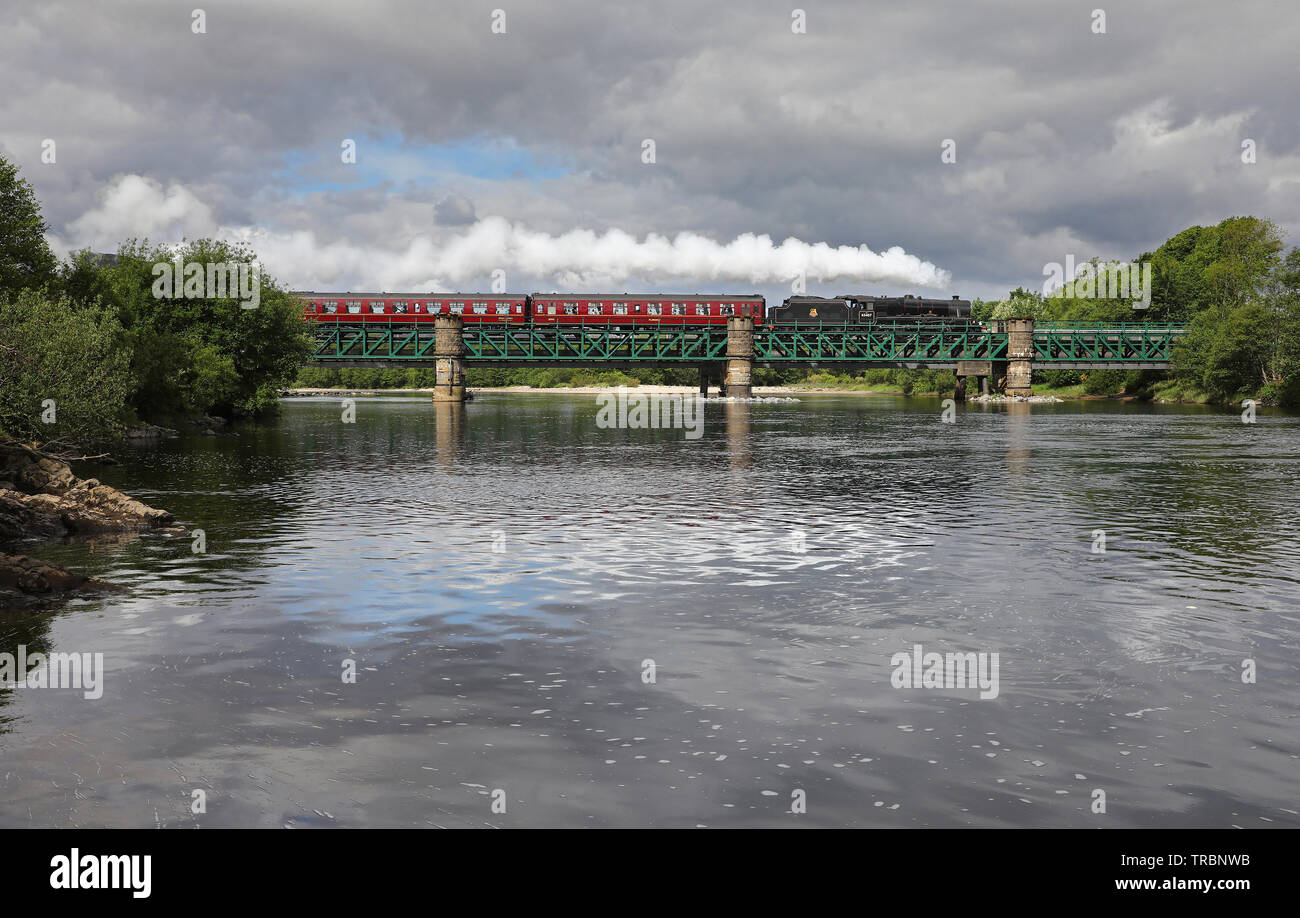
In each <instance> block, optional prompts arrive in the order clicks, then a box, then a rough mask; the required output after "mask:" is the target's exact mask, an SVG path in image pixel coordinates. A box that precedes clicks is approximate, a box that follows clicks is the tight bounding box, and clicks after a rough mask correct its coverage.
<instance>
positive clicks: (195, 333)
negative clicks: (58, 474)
mask: <svg viewBox="0 0 1300 918" xmlns="http://www.w3.org/2000/svg"><path fill="white" fill-rule="evenodd" d="M45 231H46V225H45V221H44V219H43V217H42V216H41V210H40V205H39V203H38V202H37V200H36V196H35V194H34V192H33V191H32V188H31V186H30V185H29V184H28V183H27V182H26V181H24V180H23V179H22V178H21V177H20V176H19V175H18V170H17V168H16V167H15V166H13V165H12V164H11V163H9V162H7V161H6V160H4V159H3V158H0V434H5V435H9V436H14V437H19V438H21V439H27V440H35V441H40V442H50V441H57V440H75V441H77V442H79V443H81V442H89V441H95V440H102V439H107V438H110V437H112V436H113V435H115V434H117V433H119V432H120V431H122V430H123V429H124V428H125V427H127V426H129V425H131V424H134V423H138V422H140V421H149V422H153V423H164V424H165V423H177V422H181V421H184V420H186V419H193V418H198V417H201V416H203V415H216V416H223V417H240V416H255V415H259V414H263V413H265V412H267V411H269V410H272V409H273V408H274V407H275V406H277V405H278V395H279V391H280V389H281V388H282V387H283V386H284V385H286V384H287V383H289V382H291V381H292V380H293V378H294V375H295V374H296V373H297V371H298V368H299V367H300V366H301V365H302V362H303V360H304V359H305V358H306V355H307V354H308V353H309V352H310V347H311V338H310V335H309V334H308V329H307V327H306V325H305V323H304V322H303V320H302V316H301V312H300V309H299V306H298V305H297V304H296V303H295V302H294V300H293V298H292V297H291V296H290V295H289V294H288V292H286V291H285V290H283V289H282V288H281V287H280V286H279V285H277V284H276V283H275V282H274V281H273V280H272V279H270V278H268V277H266V276H265V275H261V274H260V273H258V274H254V273H249V274H248V275H247V276H248V277H249V278H251V279H255V283H256V289H257V305H256V308H242V306H241V302H240V298H239V297H240V291H239V290H231V289H226V290H225V291H224V294H225V295H224V296H214V297H208V296H206V295H205V294H206V292H207V291H206V290H205V289H199V287H200V286H202V285H200V284H194V285H191V286H190V288H189V289H188V290H187V289H186V288H185V287H184V286H183V285H180V284H178V285H177V287H176V288H175V289H173V290H172V291H169V292H170V293H171V294H172V295H171V296H158V295H155V285H156V283H157V282H158V277H157V275H156V274H155V270H154V268H155V265H158V264H166V263H171V264H174V263H175V262H176V260H177V259H178V258H180V259H182V260H183V262H184V263H186V264H198V265H201V266H202V268H201V269H199V271H200V272H201V273H202V275H203V277H204V279H205V280H206V277H207V273H208V271H207V266H208V265H216V264H221V265H223V266H226V265H234V266H236V267H237V266H239V265H249V266H251V265H253V264H254V263H255V261H256V258H255V256H254V254H253V253H252V252H251V251H249V250H248V249H247V248H246V247H243V246H240V245H232V244H229V243H225V242H218V241H212V240H198V241H193V242H186V243H184V244H182V245H181V246H179V247H163V246H153V247H151V246H150V245H149V244H148V243H147V242H136V241H134V240H128V241H126V242H124V243H123V244H122V246H121V247H120V248H119V250H118V252H117V255H116V258H113V259H102V258H99V257H97V256H95V255H93V254H92V253H90V252H88V251H87V252H78V253H75V254H73V255H72V256H71V257H70V258H68V259H67V260H65V261H62V262H60V261H59V260H58V259H57V258H55V256H54V255H53V253H52V252H51V251H50V249H49V246H48V245H47V244H46V242H45V238H44V234H45ZM212 273H213V274H214V276H215V275H216V274H217V273H218V272H216V271H215V270H214V271H213V272H212ZM216 292H217V293H218V294H220V293H223V291H221V290H217V291H216ZM181 294H190V295H181Z"/></svg>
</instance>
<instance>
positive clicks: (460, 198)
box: [433, 194, 476, 226]
mask: <svg viewBox="0 0 1300 918" xmlns="http://www.w3.org/2000/svg"><path fill="white" fill-rule="evenodd" d="M433 215H434V219H435V220H436V221H437V222H438V224H439V225H440V226H468V225H469V224H471V223H473V222H474V221H475V219H476V215H475V213H474V202H473V201H471V200H470V199H469V198H467V197H465V196H464V195H463V194H449V195H447V196H446V197H444V198H443V199H442V200H440V201H439V202H438V203H437V204H436V205H434V208H433Z"/></svg>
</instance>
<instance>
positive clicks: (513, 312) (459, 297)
mask: <svg viewBox="0 0 1300 918" xmlns="http://www.w3.org/2000/svg"><path fill="white" fill-rule="evenodd" d="M295 296H297V297H298V298H299V299H301V300H303V301H305V302H306V304H307V308H306V314H307V317H308V318H309V319H314V320H317V321H321V322H334V323H347V324H352V323H360V324H370V323H376V324H378V323H393V322H401V323H406V322H432V321H434V319H435V318H436V317H437V316H439V315H459V316H460V317H461V318H462V320H463V321H464V322H465V323H466V324H479V323H493V324H508V325H522V324H527V323H533V324H538V325H592V324H598V325H631V326H637V325H642V326H644V325H726V324H727V320H728V319H729V318H731V317H732V316H747V317H750V318H752V319H753V320H754V324H755V325H767V326H779V325H791V324H798V325H815V324H822V323H825V324H832V325H850V326H862V325H871V324H875V323H882V322H887V323H891V324H892V323H913V322H926V323H928V322H947V323H965V322H968V321H969V320H970V312H971V304H970V300H963V299H961V298H959V297H956V296H954V297H953V298H952V299H950V300H945V299H925V298H921V297H915V296H910V295H909V296H895V297H889V296H862V295H857V294H847V295H844V296H833V297H820V296H792V297H788V298H787V299H786V300H785V301H784V302H782V303H781V305H780V306H773V307H772V308H771V309H768V308H767V304H766V302H765V301H764V299H763V298H762V297H761V296H756V295H746V296H736V295H733V294H723V293H720V294H695V295H691V296H686V295H683V294H627V293H624V294H595V293H534V294H530V295H522V294H500V293H455V294H451V293H314V292H304V293H297V294H295Z"/></svg>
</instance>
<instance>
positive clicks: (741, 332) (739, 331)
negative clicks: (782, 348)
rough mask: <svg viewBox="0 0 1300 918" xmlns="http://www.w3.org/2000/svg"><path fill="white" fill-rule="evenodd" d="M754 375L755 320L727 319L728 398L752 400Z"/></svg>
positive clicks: (737, 317)
mask: <svg viewBox="0 0 1300 918" xmlns="http://www.w3.org/2000/svg"><path fill="white" fill-rule="evenodd" d="M753 373H754V319H753V317H752V316H732V317H731V318H729V319H727V377H726V382H725V386H726V395H727V397H728V398H750V397H751V396H752V395H753V392H754V387H753Z"/></svg>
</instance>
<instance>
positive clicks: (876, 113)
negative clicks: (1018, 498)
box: [0, 0, 1300, 296]
mask: <svg viewBox="0 0 1300 918" xmlns="http://www.w3.org/2000/svg"><path fill="white" fill-rule="evenodd" d="M190 6H191V5H188V4H187V5H186V6H185V7H181V6H179V5H177V4H173V3H168V2H163V0H153V2H133V0H122V2H115V3H113V4H78V3H64V2H58V0H55V2H47V3H41V4H10V5H7V6H6V7H4V8H3V9H0V76H3V78H4V81H5V85H6V92H5V94H4V96H3V98H0V148H2V149H3V151H4V153H5V155H6V156H9V157H10V158H12V159H14V160H15V161H16V162H18V163H19V165H20V166H21V167H22V168H23V172H24V174H25V175H26V176H27V177H28V178H29V180H31V181H32V183H33V184H34V186H35V187H36V189H37V192H38V194H39V195H40V196H41V198H42V200H43V202H44V203H45V206H46V213H47V219H48V220H49V222H50V224H51V231H52V235H53V237H55V239H56V241H58V242H60V243H61V244H63V245H65V246H71V245H83V244H89V245H94V246H96V247H99V248H106V247H107V248H111V247H113V246H115V245H116V243H117V242H118V241H120V239H119V238H117V237H118V236H120V235H124V234H125V235H145V234H146V233H154V234H156V235H158V237H159V238H158V241H167V240H166V239H164V238H162V237H163V236H170V235H175V234H176V233H178V232H188V233H191V234H193V233H198V232H212V231H231V232H235V233H241V234H243V235H245V236H246V237H248V238H250V241H253V242H254V243H255V244H259V243H260V245H261V247H264V248H266V249H267V251H269V252H272V253H274V256H275V257H276V258H277V259H281V260H282V263H281V264H278V265H274V266H273V269H274V273H275V274H276V275H277V276H278V277H281V278H284V279H286V280H288V281H289V282H290V283H301V284H303V285H306V284H308V283H313V284H315V283H325V282H327V281H329V280H331V277H330V276H323V275H322V274H321V272H322V271H323V270H324V269H322V268H321V267H320V266H321V265H328V264H333V263H339V264H345V265H351V266H352V267H351V268H348V269H347V271H345V272H344V273H340V274H337V275H335V276H334V277H333V278H332V279H333V280H334V281H336V282H338V283H350V282H355V283H358V284H359V283H361V282H362V280H369V281H370V282H372V283H377V284H380V285H383V286H389V287H391V286H393V285H395V284H396V283H397V278H393V279H392V280H389V279H388V278H380V277H373V276H368V275H366V274H365V272H366V271H367V267H366V265H367V264H374V265H381V266H383V268H384V269H385V270H389V271H395V272H399V273H401V274H402V276H403V277H409V278H413V279H414V278H423V276H424V275H421V274H420V268H419V260H420V259H422V258H424V257H426V255H427V253H428V252H430V251H440V250H441V249H442V248H445V247H446V246H450V245H456V244H463V243H464V241H465V240H466V239H467V238H470V236H469V235H468V234H469V233H471V232H473V230H474V228H475V227H476V226H477V225H478V223H477V222H476V221H478V220H479V218H480V217H484V218H486V217H500V218H504V219H505V220H507V221H509V222H510V223H511V224H512V225H518V226H522V227H526V228H527V231H528V232H530V233H531V232H537V233H546V234H551V235H552V236H554V237H556V238H564V237H566V234H571V233H573V232H575V231H579V230H586V231H591V232H594V233H601V234H603V233H608V232H610V231H618V232H621V233H626V234H630V236H631V237H633V238H635V239H641V240H645V239H646V238H647V237H648V236H650V235H652V234H653V235H654V236H655V237H660V238H669V239H672V238H675V237H677V236H678V235H679V234H681V233H689V234H696V235H698V236H701V237H706V238H707V239H710V240H713V241H714V242H716V243H717V244H718V246H719V247H724V248H725V247H726V246H728V245H729V244H731V243H732V242H733V241H734V240H737V239H741V238H742V237H746V236H768V237H771V239H772V240H774V243H775V244H779V243H780V242H781V241H782V240H784V239H786V238H787V237H796V238H797V239H799V240H802V241H803V242H805V243H808V244H810V245H812V244H817V243H825V245H826V246H829V247H831V248H834V249H839V248H840V247H846V246H847V247H850V248H857V247H859V246H866V247H868V248H869V249H870V250H871V251H872V252H877V253H880V252H885V251H886V250H888V249H890V248H891V247H894V246H898V247H901V249H902V250H904V251H905V252H906V253H907V254H908V255H910V256H915V258H916V259H919V260H920V261H921V262H925V263H929V264H931V265H932V266H936V267H937V269H939V272H940V273H941V272H942V271H944V270H946V271H948V272H950V273H951V289H952V290H953V291H954V292H960V293H963V294H967V295H984V296H989V295H997V294H999V293H1004V292H1005V291H1006V289H1008V288H1009V287H1013V286H1016V285H1019V284H1022V283H1028V284H1038V283H1041V279H1042V277H1041V268H1042V266H1043V265H1044V264H1046V263H1048V262H1054V261H1062V260H1063V259H1064V256H1065V255H1066V254H1067V253H1072V254H1074V255H1075V256H1076V257H1077V258H1078V259H1079V260H1086V259H1087V258H1088V257H1090V256H1092V255H1099V256H1102V257H1132V256H1135V255H1137V254H1138V253H1139V252H1141V251H1143V250H1146V249H1150V248H1152V247H1154V246H1155V245H1158V244H1159V243H1160V242H1161V241H1163V240H1164V239H1165V238H1166V237H1167V236H1169V235H1172V234H1173V233H1175V232H1177V231H1179V230H1181V229H1183V228H1184V227H1185V226H1187V225H1189V224H1191V223H1196V222H1200V223H1211V222H1217V221H1218V220H1221V219H1223V218H1224V217H1226V216H1230V215H1233V214H1242V213H1253V214H1256V215H1258V216H1264V217H1271V218H1273V219H1275V220H1277V221H1278V222H1279V223H1280V224H1281V225H1282V226H1283V228H1284V229H1285V230H1287V231H1289V232H1291V233H1293V234H1294V233H1295V232H1296V231H1297V230H1300V222H1297V220H1298V218H1297V217H1296V216H1295V215H1296V214H1297V213H1300V206H1297V205H1300V118H1298V117H1297V114H1300V106H1298V105H1297V103H1296V101H1295V100H1294V91H1293V90H1294V74H1295V63H1294V57H1295V51H1294V49H1295V48H1296V47H1300V14H1297V13H1296V12H1293V11H1292V10H1291V9H1290V8H1289V7H1288V6H1287V5H1286V4H1277V3H1273V2H1268V0H1259V2H1250V0H1247V2H1239V3H1234V4H1231V5H1227V4H1222V3H1219V2H1217V0H1192V2H1189V0H1152V2H1145V3H1140V4H1131V3H1126V4H1115V5H1113V6H1111V7H1106V5H1105V4H1104V2H1103V0H1098V2H1096V3H1092V4H1075V3H1064V2H1060V3H1056V2H1049V3H1036V4H1027V3H1024V2H1022V0H990V2H983V3H979V4H968V3H961V2H955V0H954V2H951V3H945V4H940V3H916V2H879V3H871V4H862V3H859V2H854V0H844V2H822V3H817V4H815V5H813V4H804V5H803V7H802V8H803V10H804V12H805V15H806V21H807V29H806V34H796V33H795V32H793V31H792V29H791V12H792V9H793V7H792V5H790V4H777V3H772V2H766V0H764V2H759V3H740V2H734V3H732V2H729V3H721V4H709V5H701V4H698V3H696V2H694V0H661V2H657V3H654V4H632V5H623V4H608V3H601V2H597V0H567V2H566V0H559V2H548V3H546V4H528V5H521V6H519V7H518V8H511V7H510V6H509V5H508V4H504V3H503V2H502V0H491V2H486V3H477V2H469V3H460V4H455V5H447V4H430V3H425V2H416V0H391V2H373V3H366V4H359V3H353V2H346V3H343V2H314V3H284V4H261V5H253V4H249V5H239V6H236V5H234V4H226V3H208V4H205V5H204V8H205V11H206V16H207V22H206V26H207V32H206V34H202V35H196V34H194V33H193V32H192V31H191V18H190ZM1098 6H1101V7H1105V8H1106V13H1107V16H1106V31H1105V33H1104V34H1095V33H1094V32H1093V28H1092V26H1093V18H1092V10H1093V9H1094V8H1096V7H1098ZM498 7H501V8H503V9H504V10H505V13H506V17H507V18H506V31H505V33H504V34H494V33H493V32H492V30H491V23H492V14H493V10H494V9H495V8H498ZM46 138H52V139H55V140H56V141H57V143H58V159H57V163H56V164H45V163H42V162H41V159H40V153H41V143H42V141H43V140H44V139H46ZM344 138H353V139H355V140H356V141H357V144H358V149H359V160H360V162H361V163H362V164H363V165H367V169H366V170H362V169H359V168H357V167H350V166H349V165H346V164H344V163H342V162H341V161H340V158H339V146H340V142H341V141H342V140H343V139H344ZM394 138H397V140H393V139H394ZM493 139H508V140H509V141H511V142H512V143H513V144H514V145H515V146H516V147H517V148H518V149H519V150H520V151H522V152H523V153H525V154H529V155H534V156H536V157H537V158H538V160H539V161H545V162H550V163H560V164H562V168H560V169H559V170H558V171H557V172H556V173H555V174H552V173H550V172H548V173H547V174H545V175H543V176H541V177H532V178H530V177H529V176H528V175H527V174H526V171H527V170H524V171H525V174H523V175H518V174H514V173H513V172H506V173H502V174H495V173H487V172H484V171H483V170H476V169H475V168H473V163H468V164H467V163H465V162H462V161H457V162H455V163H454V164H449V163H446V162H444V163H442V164H441V165H438V166H436V167H427V168H421V164H420V162H419V160H418V157H417V158H416V160H415V161H414V162H406V161H404V159H403V150H407V149H409V150H411V151H413V153H412V155H415V153H416V152H418V151H419V150H421V149H425V148H428V147H430V146H432V147H435V148H437V147H444V146H453V145H460V146H461V148H466V147H465V145H469V146H468V147H467V148H468V149H471V150H472V149H473V145H474V144H476V143H482V142H485V141H490V140H493ZM647 139H651V140H653V141H654V143H655V148H656V156H655V161H654V162H653V163H646V162H643V160H642V144H643V142H644V141H645V140H647ZM1246 139H1251V140H1253V141H1254V142H1255V143H1256V145H1257V148H1258V161H1257V162H1256V163H1254V164H1245V163H1243V162H1242V160H1241V144H1242V142H1243V141H1244V140H1246ZM945 140H952V141H954V142H955V145H956V154H957V155H956V161H955V162H953V163H944V162H942V161H941V159H940V153H941V145H942V144H943V142H944V141H945ZM376 175H378V177H377V178H376ZM431 212H432V214H433V215H434V219H433V220H432V221H431V220H430V218H429V215H430V213H431ZM620 238H622V237H620ZM1292 241H1293V242H1296V241H1300V240H1296V239H1293V240H1292ZM260 250H261V248H259V251H260ZM341 253H346V254H347V257H344V258H333V259H331V256H338V255H340V254H341ZM548 264H549V262H548ZM347 272H352V273H350V274H349V273H347ZM358 273H360V274H361V275H363V276H361V277H358V276H357V274H358ZM863 276H879V277H881V281H880V283H881V284H882V285H883V286H885V287H890V286H893V287H895V288H896V289H900V290H901V289H902V287H903V285H905V284H906V283H907V281H906V280H905V279H903V280H901V281H897V279H896V278H895V280H889V279H888V278H887V277H886V275H883V274H882V275H863ZM935 276H939V275H938V274H936V275H935ZM889 277H894V275H889ZM428 280H429V281H430V282H431V283H432V282H434V281H436V280H437V278H436V277H435V276H434V275H433V274H431V273H430V274H429V276H428ZM547 280H548V279H547V278H541V277H538V278H521V279H520V282H521V283H524V282H531V283H538V284H541V283H544V282H545V281H547ZM631 282H632V281H629V283H631ZM764 283H766V281H764ZM771 290H772V292H774V293H775V292H779V288H778V287H777V286H775V285H773V286H772V288H771ZM764 292H768V291H767V289H765V290H764Z"/></svg>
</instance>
